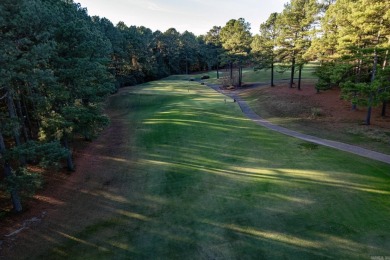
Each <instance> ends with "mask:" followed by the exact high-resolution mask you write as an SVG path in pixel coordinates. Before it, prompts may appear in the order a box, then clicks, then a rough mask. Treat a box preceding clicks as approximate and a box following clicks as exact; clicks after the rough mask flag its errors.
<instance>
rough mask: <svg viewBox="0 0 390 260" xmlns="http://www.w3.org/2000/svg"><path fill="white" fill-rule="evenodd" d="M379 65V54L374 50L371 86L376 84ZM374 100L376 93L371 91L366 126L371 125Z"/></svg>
mask: <svg viewBox="0 0 390 260" xmlns="http://www.w3.org/2000/svg"><path fill="white" fill-rule="evenodd" d="M377 65H378V53H377V52H376V49H375V50H374V65H373V66H372V75H371V86H372V84H373V83H374V80H375V76H376V66H377ZM373 99H374V93H373V91H372V90H371V93H370V98H369V100H368V109H367V116H366V125H370V124H371V111H372V102H373Z"/></svg>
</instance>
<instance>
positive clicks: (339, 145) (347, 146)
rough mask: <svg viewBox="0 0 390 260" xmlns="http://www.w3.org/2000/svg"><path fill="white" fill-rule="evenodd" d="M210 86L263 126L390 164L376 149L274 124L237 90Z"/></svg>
mask: <svg viewBox="0 0 390 260" xmlns="http://www.w3.org/2000/svg"><path fill="white" fill-rule="evenodd" d="M208 86H209V87H210V88H212V89H214V90H215V91H218V92H220V93H222V94H224V95H225V96H228V97H230V98H232V99H234V100H236V102H237V103H238V105H239V106H240V108H241V110H242V112H243V113H244V114H245V115H246V116H247V117H248V118H249V119H251V120H252V121H254V122H256V123H257V124H258V125H261V126H263V127H266V128H269V129H271V130H273V131H276V132H279V133H282V134H285V135H289V136H292V137H295V138H299V139H302V140H304V141H308V142H311V143H315V144H319V145H323V146H328V147H331V148H335V149H338V150H341V151H345V152H349V153H353V154H357V155H360V156H363V157H366V158H370V159H373V160H377V161H381V162H384V163H387V164H390V155H387V154H383V153H379V152H374V151H371V150H368V149H365V148H362V147H359V146H355V145H350V144H345V143H341V142H336V141H332V140H328V139H323V138H319V137H315V136H312V135H307V134H302V133H299V132H297V131H293V130H290V129H287V128H284V127H281V126H278V125H274V124H272V123H270V122H269V121H267V120H265V119H264V118H262V117H260V116H259V115H258V114H256V113H255V112H254V111H253V110H252V109H251V108H250V107H249V105H248V104H247V103H246V102H245V101H244V100H242V99H241V98H240V97H239V95H237V93H236V92H227V91H223V90H221V89H220V88H219V87H220V85H208Z"/></svg>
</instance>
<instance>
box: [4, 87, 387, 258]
mask: <svg viewBox="0 0 390 260" xmlns="http://www.w3.org/2000/svg"><path fill="white" fill-rule="evenodd" d="M225 98H226V97H225V96H223V95H221V94H220V93H217V92H215V91H213V90H211V89H209V88H208V87H206V86H203V85H200V84H199V83H197V82H188V81H180V80H162V81H156V82H151V83H147V84H143V85H140V86H137V87H134V88H127V89H122V90H121V91H120V92H119V93H118V94H116V95H114V96H113V97H112V98H111V99H110V104H109V110H110V115H111V118H112V124H113V126H115V127H111V128H109V129H108V130H107V131H105V133H103V135H102V137H101V138H99V139H98V140H97V141H96V142H95V143H94V147H95V149H93V150H91V153H90V154H89V156H90V159H91V162H90V163H89V164H88V165H86V167H84V168H82V169H80V168H79V170H78V171H77V172H76V173H75V176H76V177H77V178H76V180H77V181H75V182H74V183H72V185H68V186H67V189H68V191H67V192H65V196H63V194H62V196H61V197H60V198H57V200H58V203H57V204H56V206H55V208H54V210H48V213H47V216H46V218H45V220H44V221H43V223H41V224H40V225H38V226H36V227H34V228H30V229H28V230H25V231H23V232H22V233H21V234H20V235H21V236H20V237H18V239H17V240H15V241H16V242H15V245H13V248H12V251H9V254H8V255H7V256H9V258H11V259H12V258H14V259H23V258H37V259H42V258H45V259H46V258H48V259H62V258H67V259H87V258H93V259H107V258H108V259H118V258H131V259H155V258H164V259H178V258H180V259H183V258H185V259H188V258H197V259H199V258H201V259H202V258H203V259H210V258H223V259H235V258H267V259H280V258H295V259H303V258H304V259H321V258H322V259H328V258H343V259H358V258H361V259H367V258H368V259H369V258H370V257H371V256H386V255H390V249H389V248H390V246H389V245H390V240H389V234H390V230H389V227H390V223H389V220H390V210H389V209H390V200H389V196H390V180H389V176H388V172H390V166H389V165H387V164H384V163H381V162H377V161H373V160H370V159H365V158H361V157H358V156H355V155H353V154H348V153H344V152H341V151H337V150H334V149H330V148H327V147H322V146H318V145H313V144H309V143H307V142H303V141H301V140H298V139H295V138H290V137H287V136H284V135H282V134H279V133H275V132H273V131H270V130H268V129H265V128H262V127H259V126H258V125H256V124H255V123H254V122H252V121H251V120H249V119H247V118H245V117H244V116H243V115H242V112H241V110H240V108H239V107H238V105H237V103H234V102H233V100H230V99H227V100H226V102H225ZM53 199H54V198H53Z"/></svg>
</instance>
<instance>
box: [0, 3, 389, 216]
mask: <svg viewBox="0 0 390 260" xmlns="http://www.w3.org/2000/svg"><path fill="white" fill-rule="evenodd" d="M248 8H250V7H248ZM259 29H260V30H259V32H260V34H258V35H255V36H252V35H251V33H250V24H249V23H247V22H246V21H245V20H244V19H242V18H240V19H237V20H236V19H232V20H230V21H228V22H227V23H226V25H225V26H223V27H219V26H214V27H213V28H211V29H210V31H209V32H207V33H205V35H201V36H195V35H194V34H193V33H191V32H189V31H185V32H184V33H180V32H178V31H177V30H176V29H174V28H171V29H168V30H167V31H165V32H161V31H155V32H153V31H152V30H150V29H148V28H145V27H142V26H141V27H137V26H128V25H126V24H124V23H123V22H120V23H118V24H117V25H113V24H112V23H111V22H110V21H109V20H108V19H106V18H100V17H91V16H89V15H88V12H87V9H85V8H83V7H82V6H80V5H79V4H77V3H74V2H73V1H72V0H2V1H1V3H0V35H1V38H0V153H1V155H0V164H1V169H2V170H1V171H2V177H1V188H2V189H3V190H4V191H6V192H7V193H9V194H10V196H11V200H12V205H13V209H14V210H15V211H17V212H18V211H22V204H21V197H23V196H25V195H28V194H32V193H33V192H34V190H35V189H36V188H38V187H39V186H40V184H41V178H40V174H39V173H37V172H36V171H34V170H32V167H31V166H32V165H34V166H37V165H38V166H39V167H40V168H47V167H58V166H61V165H66V167H67V169H68V170H69V171H73V170H74V168H75V165H74V163H73V161H72V152H71V151H72V142H73V141H74V140H75V138H83V139H85V140H92V139H93V138H94V137H95V136H96V135H97V134H98V133H99V131H100V130H101V129H102V128H104V127H105V126H107V124H108V123H109V120H108V118H107V117H106V116H105V115H104V113H103V103H104V101H105V99H106V97H107V96H108V95H110V94H112V93H114V92H115V91H116V90H117V89H118V88H120V87H123V86H131V85H135V84H139V83H143V82H146V81H150V80H154V79H159V78H163V77H166V76H168V75H171V74H183V73H186V74H188V73H190V72H194V71H204V70H211V69H215V70H217V71H218V70H219V68H220V67H223V66H224V67H226V68H230V78H231V79H233V67H234V66H235V67H237V68H238V71H239V75H238V81H237V84H238V85H241V83H242V67H243V66H247V65H248V64H251V65H253V67H255V68H258V69H270V73H271V74H272V75H273V74H274V73H275V69H274V68H275V66H278V69H279V70H289V71H290V75H291V76H290V87H291V88H292V87H293V84H294V79H295V78H296V74H298V89H300V84H301V83H300V82H301V81H300V78H301V76H300V75H301V71H302V68H303V66H304V65H305V64H306V63H307V62H309V61H317V62H319V63H320V64H321V66H319V69H318V72H317V75H318V78H319V81H318V84H317V85H316V88H317V90H318V91H320V90H326V89H328V88H332V87H341V88H342V90H343V97H344V98H346V99H348V100H351V102H352V104H353V105H354V106H356V105H362V106H366V107H367V108H368V110H367V118H366V123H367V124H370V116H371V108H372V107H373V106H376V105H378V104H381V105H382V107H383V109H382V115H383V116H384V115H385V114H386V105H387V102H388V101H389V98H390V94H389V93H390V87H389V80H390V67H389V62H388V59H389V49H390V2H389V1H381V0H370V1H368V0H357V1H352V0H337V1H332V0H322V1H315V0H291V1H290V2H289V3H286V5H285V8H284V10H283V12H281V13H273V14H270V16H269V18H268V20H267V21H266V22H264V23H263V24H262V25H261V26H260V28H259ZM232 83H235V82H234V81H233V80H232ZM273 84H274V81H273V77H271V85H273Z"/></svg>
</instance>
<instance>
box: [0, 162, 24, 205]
mask: <svg viewBox="0 0 390 260" xmlns="http://www.w3.org/2000/svg"><path fill="white" fill-rule="evenodd" d="M4 176H5V178H11V177H13V173H12V169H11V166H10V165H9V163H8V162H5V163H4ZM10 193H11V201H12V207H13V209H14V211H15V212H21V211H22V210H23V207H22V202H21V200H20V196H19V193H18V190H17V189H16V188H15V187H11V189H10Z"/></svg>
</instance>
